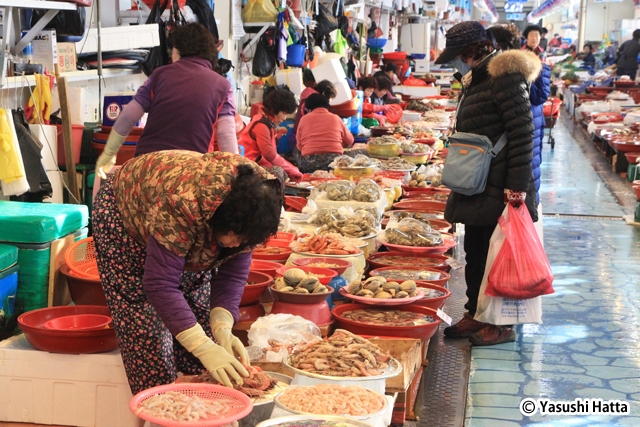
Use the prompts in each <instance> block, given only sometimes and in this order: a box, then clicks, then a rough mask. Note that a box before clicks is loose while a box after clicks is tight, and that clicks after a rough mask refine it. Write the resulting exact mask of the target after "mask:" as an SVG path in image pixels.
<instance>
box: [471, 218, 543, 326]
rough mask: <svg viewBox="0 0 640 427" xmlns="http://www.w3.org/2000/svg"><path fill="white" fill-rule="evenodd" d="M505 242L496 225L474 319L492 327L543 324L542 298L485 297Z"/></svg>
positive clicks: (498, 226)
mask: <svg viewBox="0 0 640 427" xmlns="http://www.w3.org/2000/svg"><path fill="white" fill-rule="evenodd" d="M507 207H508V206H505V208H504V211H503V212H502V215H504V216H507ZM504 240H505V236H504V233H503V232H502V229H501V228H500V225H496V228H495V230H494V231H493V234H492V235H491V240H490V242H491V243H490V245H489V253H488V254H487V263H486V265H485V267H484V277H483V278H482V285H480V294H479V295H478V306H477V308H476V315H475V316H474V319H475V320H477V321H479V322H485V323H489V324H491V325H520V324H523V323H542V300H541V297H536V298H531V299H526V300H515V299H509V298H502V297H492V296H489V295H485V294H484V292H485V290H486V289H487V283H488V282H489V272H490V271H491V267H492V266H493V262H494V260H495V259H496V255H498V252H500V247H502V243H503V242H504Z"/></svg>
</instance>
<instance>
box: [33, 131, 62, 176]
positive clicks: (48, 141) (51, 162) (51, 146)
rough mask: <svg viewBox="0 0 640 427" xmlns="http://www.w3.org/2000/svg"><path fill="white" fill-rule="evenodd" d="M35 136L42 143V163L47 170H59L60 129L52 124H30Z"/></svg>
mask: <svg viewBox="0 0 640 427" xmlns="http://www.w3.org/2000/svg"><path fill="white" fill-rule="evenodd" d="M29 129H30V130H31V133H33V136H35V137H36V138H38V141H40V143H41V144H42V165H43V166H44V170H46V171H55V170H58V130H57V128H56V127H55V126H52V125H39V124H38V125H31V126H29Z"/></svg>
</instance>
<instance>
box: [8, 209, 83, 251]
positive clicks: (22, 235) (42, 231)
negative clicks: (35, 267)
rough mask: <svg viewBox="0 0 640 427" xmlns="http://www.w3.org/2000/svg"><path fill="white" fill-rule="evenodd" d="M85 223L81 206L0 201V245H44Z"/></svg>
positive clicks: (81, 226)
mask: <svg viewBox="0 0 640 427" xmlns="http://www.w3.org/2000/svg"><path fill="white" fill-rule="evenodd" d="M88 223H89V209H88V208H87V207H86V206H84V205H65V204H57V203H22V202H6V201H0V242H15V243H47V242H51V241H53V240H56V239H59V238H60V237H64V236H66V235H68V234H70V233H73V232H75V231H76V230H79V229H81V228H83V227H86V226H87V225H88Z"/></svg>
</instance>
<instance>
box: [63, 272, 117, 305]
mask: <svg viewBox="0 0 640 427" xmlns="http://www.w3.org/2000/svg"><path fill="white" fill-rule="evenodd" d="M60 273H62V275H63V276H64V277H65V278H66V279H67V286H68V287H69V294H70V295H71V299H72V300H73V303H74V304H75V305H104V306H106V305H107V300H106V299H105V297H104V291H103V289H102V283H101V282H100V280H99V279H98V280H95V279H89V278H85V277H78V276H76V275H74V274H73V272H71V270H70V269H69V267H68V266H67V264H62V265H61V266H60Z"/></svg>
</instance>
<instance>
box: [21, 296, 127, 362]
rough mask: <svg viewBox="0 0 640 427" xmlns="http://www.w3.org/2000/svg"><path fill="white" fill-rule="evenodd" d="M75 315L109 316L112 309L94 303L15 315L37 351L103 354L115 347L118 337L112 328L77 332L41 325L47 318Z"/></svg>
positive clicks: (116, 346)
mask: <svg viewBox="0 0 640 427" xmlns="http://www.w3.org/2000/svg"><path fill="white" fill-rule="evenodd" d="M76 314H102V315H105V316H111V312H110V311H109V309H108V308H107V307H103V306H97V305H71V306H64V307H48V308H41V309H39V310H33V311H29V312H27V313H24V314H22V315H20V317H18V326H19V327H20V329H21V330H22V332H24V335H25V337H26V338H27V341H29V343H30V344H31V345H32V346H34V347H35V348H37V349H38V350H42V351H49V352H51V353H66V354H88V353H102V352H105V351H111V350H115V349H116V348H118V340H117V339H116V333H115V331H114V329H113V328H104V329H97V330H90V331H78V330H56V329H46V328H45V327H44V326H43V325H44V323H45V322H48V321H49V320H52V319H56V318H58V317H64V316H72V315H76Z"/></svg>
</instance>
